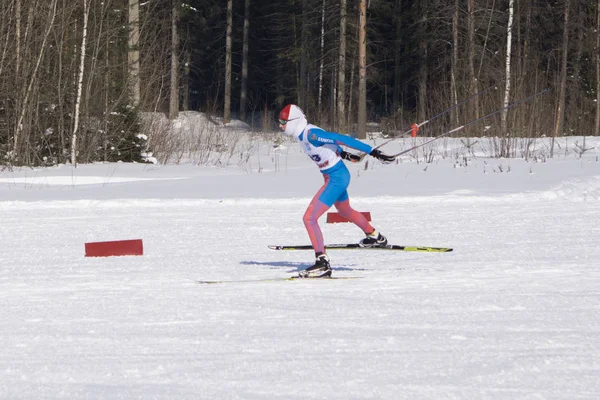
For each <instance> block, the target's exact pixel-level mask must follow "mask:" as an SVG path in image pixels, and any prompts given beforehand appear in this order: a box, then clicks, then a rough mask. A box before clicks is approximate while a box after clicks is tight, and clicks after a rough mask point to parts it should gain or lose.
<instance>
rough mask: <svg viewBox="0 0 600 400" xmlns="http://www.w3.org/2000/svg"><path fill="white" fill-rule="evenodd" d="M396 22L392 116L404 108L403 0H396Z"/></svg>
mask: <svg viewBox="0 0 600 400" xmlns="http://www.w3.org/2000/svg"><path fill="white" fill-rule="evenodd" d="M394 21H395V23H396V38H395V39H396V40H395V43H394V89H393V94H392V103H393V104H392V114H394V113H395V112H396V110H399V109H401V108H402V104H400V98H401V95H400V93H401V91H402V80H401V76H400V71H401V70H402V69H401V67H402V63H403V59H402V46H401V41H402V0H396V6H395V10H394Z"/></svg>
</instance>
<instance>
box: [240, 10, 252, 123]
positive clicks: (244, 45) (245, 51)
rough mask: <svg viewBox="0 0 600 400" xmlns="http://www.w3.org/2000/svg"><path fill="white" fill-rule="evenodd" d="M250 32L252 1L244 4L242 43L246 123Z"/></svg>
mask: <svg viewBox="0 0 600 400" xmlns="http://www.w3.org/2000/svg"><path fill="white" fill-rule="evenodd" d="M249 32H250V0H246V1H245V3H244V38H243V43H242V82H241V85H242V87H241V90H240V120H242V121H246V97H247V86H248V47H249V45H248V37H249V36H248V35H249Z"/></svg>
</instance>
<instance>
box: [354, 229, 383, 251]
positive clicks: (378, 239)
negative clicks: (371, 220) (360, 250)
mask: <svg viewBox="0 0 600 400" xmlns="http://www.w3.org/2000/svg"><path fill="white" fill-rule="evenodd" d="M358 245H359V246H360V247H385V246H386V245H387V239H386V238H385V236H383V235H382V234H381V233H379V232H377V229H375V230H373V232H371V233H367V237H366V238H364V239H363V240H361V241H360V242H359V243H358Z"/></svg>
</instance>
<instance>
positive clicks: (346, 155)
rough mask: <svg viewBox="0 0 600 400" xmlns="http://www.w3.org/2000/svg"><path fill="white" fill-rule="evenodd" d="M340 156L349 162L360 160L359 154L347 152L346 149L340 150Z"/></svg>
mask: <svg viewBox="0 0 600 400" xmlns="http://www.w3.org/2000/svg"><path fill="white" fill-rule="evenodd" d="M340 157H342V158H343V159H344V160H348V161H351V162H359V161H360V156H357V155H356V154H352V153H348V152H347V151H342V154H340Z"/></svg>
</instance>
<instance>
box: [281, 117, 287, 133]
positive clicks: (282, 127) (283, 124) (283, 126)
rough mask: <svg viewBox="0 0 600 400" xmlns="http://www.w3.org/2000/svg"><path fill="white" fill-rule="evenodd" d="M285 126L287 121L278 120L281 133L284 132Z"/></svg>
mask: <svg viewBox="0 0 600 400" xmlns="http://www.w3.org/2000/svg"><path fill="white" fill-rule="evenodd" d="M286 124H287V121H286V120H285V119H280V120H279V129H281V130H282V131H285V125H286Z"/></svg>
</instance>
